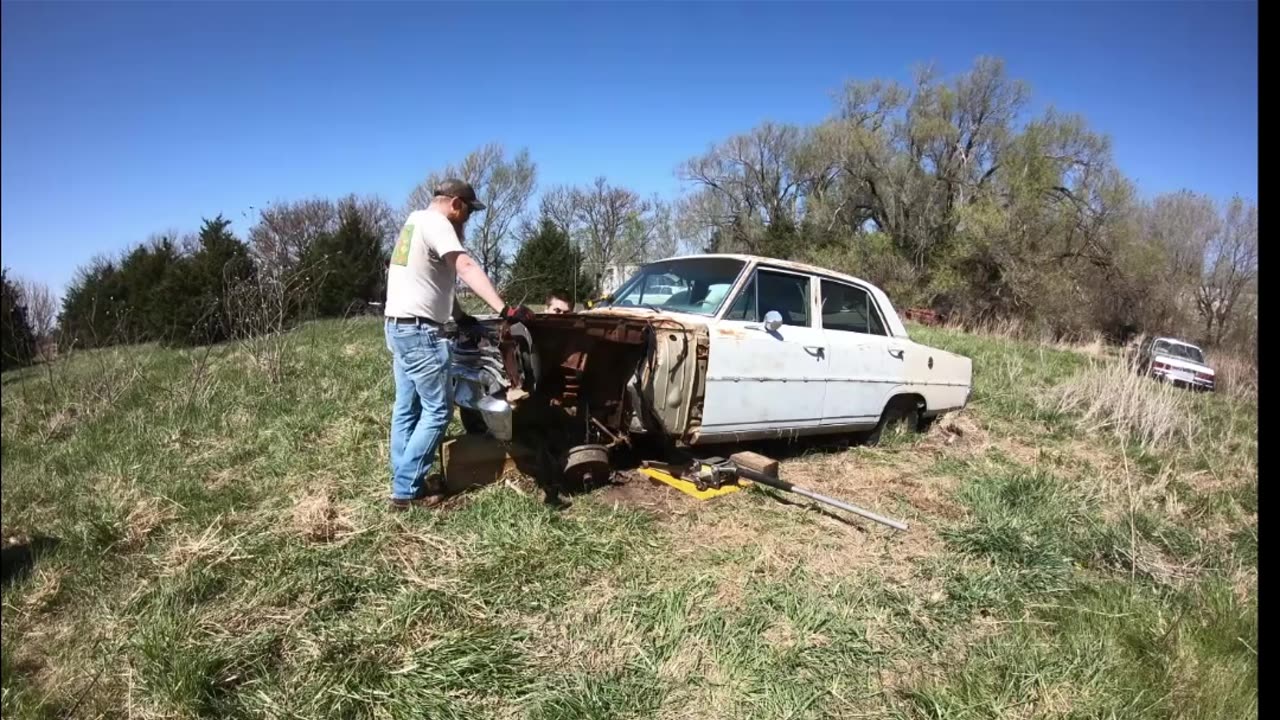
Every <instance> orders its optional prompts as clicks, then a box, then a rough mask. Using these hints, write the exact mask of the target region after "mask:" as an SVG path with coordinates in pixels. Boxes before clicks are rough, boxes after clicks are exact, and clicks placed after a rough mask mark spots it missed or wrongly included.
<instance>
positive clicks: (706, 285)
mask: <svg viewBox="0 0 1280 720" xmlns="http://www.w3.org/2000/svg"><path fill="white" fill-rule="evenodd" d="M972 372H973V371H972V363H971V361H970V360H969V359H968V358H966V357H962V356H959V355H955V354H952V353H949V352H946V351H943V350H938V349H935V348H931V347H927V346H924V345H921V344H919V343H916V342H913V341H912V340H911V338H910V337H909V336H908V334H907V330H906V328H905V327H904V326H903V324H902V321H901V320H900V319H899V317H898V314H897V312H895V311H894V308H893V304H892V303H890V302H889V298H888V297H886V296H885V294H884V293H883V292H882V291H881V290H880V289H879V288H877V287H875V286H874V285H871V284H870V283H868V282H865V281H862V280H859V279H857V278H854V277H850V276H847V275H843V274H840V273H836V272H832V271H830V270H824V269H822V268H818V267H813V266H809V265H802V264H798V263H793V262H785V261H780V260H772V259H769V258H762V257H754V256H746V255H698V256H690V257H681V258H673V259H670V260H663V261H660V262H655V263H651V264H649V265H646V266H644V267H642V268H641V269H640V270H639V271H638V272H637V273H636V274H635V275H634V276H633V277H632V278H631V279H630V280H628V281H627V282H626V283H624V284H623V285H622V286H621V287H620V288H619V289H618V291H617V292H615V293H613V294H612V296H611V297H609V298H607V299H606V300H605V301H603V302H601V303H599V304H597V305H596V307H594V308H593V309H591V310H588V311H585V312H580V313H571V314H566V315H539V316H538V317H537V318H536V319H535V320H533V321H532V322H530V323H529V324H528V326H527V327H522V326H513V327H500V328H496V332H495V333H494V334H492V335H490V337H489V339H487V340H486V339H484V338H480V337H476V336H473V337H472V338H471V339H470V340H468V341H459V342H458V343H456V344H455V355H454V382H455V399H456V400H457V402H458V404H459V405H460V406H461V407H462V408H463V414H464V422H465V423H466V424H467V426H468V429H469V430H472V431H477V430H484V429H485V428H486V427H487V429H488V430H489V432H491V433H492V434H494V435H495V436H496V437H498V438H500V439H504V440H507V439H512V437H513V436H520V435H521V434H525V435H534V434H536V435H537V436H538V437H537V438H527V439H526V441H525V442H526V443H530V442H531V443H533V444H540V445H550V446H552V447H556V448H558V450H559V451H560V452H561V453H562V454H564V453H567V452H569V450H570V449H572V448H574V447H576V446H580V445H584V444H590V445H597V446H602V447H605V448H614V447H617V446H619V445H623V444H625V445H630V444H631V442H632V440H633V439H634V438H637V437H641V436H649V437H658V438H662V439H664V440H667V441H670V442H674V443H675V444H677V445H682V446H696V445H704V444H712V443H722V442H726V441H737V440H751V439H761V438H778V437H796V436H802V435H824V434H840V433H853V432H859V431H862V432H868V433H869V439H870V440H871V441H875V440H877V439H878V438H879V435H880V432H881V431H882V430H883V429H884V428H885V427H886V426H887V425H889V424H890V423H894V422H904V421H905V422H906V423H907V424H908V425H909V426H910V427H912V429H919V428H920V427H922V426H923V425H925V424H927V423H928V422H929V421H930V420H932V419H933V418H935V417H937V416H938V415H940V414H942V413H945V412H948V411H952V410H957V409H959V408H962V407H964V406H965V404H966V403H967V402H968V399H969V395H970V392H971V390H972V386H973V382H972ZM516 439H520V438H519V437H516Z"/></svg>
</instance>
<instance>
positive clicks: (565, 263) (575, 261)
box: [503, 216, 596, 304]
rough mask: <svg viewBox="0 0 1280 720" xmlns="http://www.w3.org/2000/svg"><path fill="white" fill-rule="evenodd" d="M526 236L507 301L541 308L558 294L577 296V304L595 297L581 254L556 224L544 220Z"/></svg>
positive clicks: (594, 288) (504, 293)
mask: <svg viewBox="0 0 1280 720" xmlns="http://www.w3.org/2000/svg"><path fill="white" fill-rule="evenodd" d="M524 235H525V237H524V243H523V244H522V245H521V246H520V251H519V252H518V253H516V257H515V260H514V261H512V263H511V279H510V280H509V281H508V282H507V286H506V288H505V290H504V292H503V295H504V296H505V297H508V298H510V299H511V302H513V303H517V302H527V303H531V304H538V303H541V302H543V301H544V300H546V298H547V296H548V295H550V294H551V293H552V292H553V291H556V290H560V291H563V292H567V293H569V294H570V295H573V296H574V297H573V301H574V302H575V303H581V302H583V301H585V300H586V299H587V298H589V297H592V296H593V295H594V293H595V290H596V287H595V283H593V282H592V281H591V279H590V278H589V277H588V276H587V275H586V274H585V273H583V272H582V255H581V253H580V252H579V251H577V250H576V249H575V248H574V247H573V244H572V243H571V242H570V241H569V235H568V233H566V232H565V231H564V229H563V228H561V227H560V226H559V225H558V224H557V223H556V222H555V221H554V220H552V219H551V218H549V217H545V216H544V217H543V218H542V220H541V221H540V222H539V223H538V224H537V225H533V226H529V227H527V228H526V229H525V233H524ZM575 272H576V275H577V278H576V281H575V277H574V276H575Z"/></svg>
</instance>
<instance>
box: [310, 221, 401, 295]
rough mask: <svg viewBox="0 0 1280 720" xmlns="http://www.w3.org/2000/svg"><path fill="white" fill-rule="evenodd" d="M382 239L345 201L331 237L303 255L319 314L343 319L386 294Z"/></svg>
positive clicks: (327, 237) (326, 235) (323, 236)
mask: <svg viewBox="0 0 1280 720" xmlns="http://www.w3.org/2000/svg"><path fill="white" fill-rule="evenodd" d="M382 246H383V243H382V239H381V238H380V237H379V235H378V233H377V231H376V230H375V228H373V227H372V226H371V225H370V223H369V222H368V220H366V219H365V217H364V216H363V214H361V212H360V210H359V208H358V207H357V206H356V204H355V203H354V202H349V201H348V202H344V203H343V205H342V208H341V220H340V222H339V224H338V228H337V230H336V231H335V232H333V233H332V234H325V235H322V236H321V237H319V238H317V239H316V241H315V242H314V243H312V244H311V246H310V247H308V248H307V250H306V252H305V253H304V254H303V256H302V262H301V264H300V265H301V269H302V271H303V272H306V273H308V274H309V276H310V277H312V278H314V281H313V283H312V284H311V287H310V289H311V292H312V293H313V298H314V301H315V303H316V312H317V313H319V314H320V315H321V316H325V317H340V316H343V315H346V314H348V312H349V311H351V310H352V308H353V307H354V308H357V310H356V311H357V312H358V311H359V310H363V308H364V306H365V304H366V303H368V302H370V301H381V300H382V298H383V296H384V295H385V293H386V270H387V256H386V253H385V251H384V250H383V247H382Z"/></svg>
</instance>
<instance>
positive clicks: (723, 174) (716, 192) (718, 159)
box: [677, 122, 823, 252]
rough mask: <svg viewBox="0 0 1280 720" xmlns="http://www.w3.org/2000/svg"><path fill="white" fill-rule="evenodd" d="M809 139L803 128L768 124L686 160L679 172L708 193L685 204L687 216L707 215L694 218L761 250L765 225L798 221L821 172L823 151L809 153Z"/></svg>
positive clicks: (742, 244) (739, 243) (735, 241)
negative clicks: (807, 145)
mask: <svg viewBox="0 0 1280 720" xmlns="http://www.w3.org/2000/svg"><path fill="white" fill-rule="evenodd" d="M807 142H808V132H807V131H805V130H803V129H801V128H798V127H795V126H792V125H779V124H775V123H771V122H766V123H764V124H763V125H760V126H759V127H757V128H755V129H753V130H751V131H750V132H748V133H745V134H743V135H736V136H734V137H731V138H729V139H728V140H726V141H725V142H723V143H721V144H719V145H716V146H714V147H712V148H711V149H710V150H709V151H707V152H706V153H705V154H703V155H701V156H699V157H696V158H693V159H692V160H689V161H687V162H685V163H684V164H682V165H681V166H680V167H679V168H678V169H677V174H678V175H679V177H680V178H681V179H682V180H685V181H686V182H691V183H693V184H694V186H695V187H696V188H697V189H698V191H700V192H701V193H703V194H704V197H703V198H702V200H701V201H700V202H697V203H692V204H688V205H686V206H685V207H684V212H685V214H686V216H688V215H689V214H692V213H698V212H703V213H708V214H707V215H704V216H703V217H701V218H699V219H698V220H697V221H696V222H697V223H698V224H699V225H701V226H703V227H709V228H715V229H718V230H719V231H720V233H721V234H722V235H724V234H728V235H729V236H730V237H731V238H732V240H731V242H732V243H733V244H734V245H737V246H739V247H741V248H742V249H745V250H748V251H751V252H759V251H761V250H763V238H764V231H765V229H766V228H768V227H769V226H771V225H773V224H775V223H781V224H787V225H791V226H794V225H795V224H797V223H798V222H799V220H800V215H801V209H802V202H803V198H804V195H805V193H806V191H807V190H808V189H809V188H810V186H812V185H813V184H814V182H815V181H816V180H817V179H818V178H819V177H820V176H821V175H822V174H823V170H822V169H821V168H822V165H821V163H820V162H819V160H820V155H819V154H817V153H813V152H807V151H806V143H807Z"/></svg>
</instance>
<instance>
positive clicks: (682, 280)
mask: <svg viewBox="0 0 1280 720" xmlns="http://www.w3.org/2000/svg"><path fill="white" fill-rule="evenodd" d="M745 265H746V263H745V262H743V261H741V260H734V259H732V258H682V259H680V260H665V261H663V262H657V263H652V264H650V265H645V266H644V267H642V268H640V271H639V272H638V273H636V274H635V275H633V276H632V277H631V279H630V280H628V281H627V282H625V283H623V285H622V287H621V288H620V289H619V290H618V291H617V292H616V293H614V294H613V297H612V299H611V300H610V301H608V302H607V303H605V304H607V305H610V306H612V307H646V308H649V309H651V310H669V311H672V312H682V313H691V314H694V315H715V314H716V312H718V311H719V310H720V305H722V304H723V303H724V300H725V298H726V297H728V295H729V290H731V289H732V288H733V283H734V282H735V281H736V280H737V279H738V275H740V274H741V273H742V268H743V266H745Z"/></svg>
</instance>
